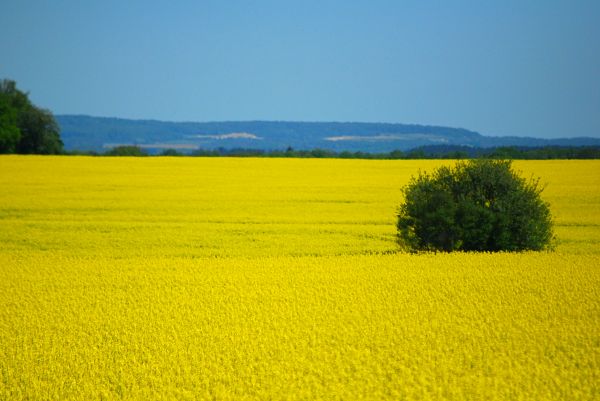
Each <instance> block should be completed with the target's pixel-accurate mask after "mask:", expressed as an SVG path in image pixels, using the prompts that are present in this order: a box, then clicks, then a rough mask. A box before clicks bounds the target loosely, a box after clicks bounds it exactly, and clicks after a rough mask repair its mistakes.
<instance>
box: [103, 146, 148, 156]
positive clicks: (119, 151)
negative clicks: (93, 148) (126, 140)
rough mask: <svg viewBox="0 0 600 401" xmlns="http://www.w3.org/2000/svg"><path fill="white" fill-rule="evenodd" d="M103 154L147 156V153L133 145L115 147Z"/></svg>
mask: <svg viewBox="0 0 600 401" xmlns="http://www.w3.org/2000/svg"><path fill="white" fill-rule="evenodd" d="M104 154H105V155H106V156H148V152H146V151H145V150H144V149H142V148H140V147H139V146H134V145H123V146H115V147H114V148H112V149H110V150H108V151H107V152H105V153H104Z"/></svg>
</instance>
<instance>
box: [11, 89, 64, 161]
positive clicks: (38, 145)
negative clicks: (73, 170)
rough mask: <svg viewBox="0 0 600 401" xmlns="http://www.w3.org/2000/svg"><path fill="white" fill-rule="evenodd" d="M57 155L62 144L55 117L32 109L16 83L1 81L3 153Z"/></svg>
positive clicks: (61, 150)
mask: <svg viewBox="0 0 600 401" xmlns="http://www.w3.org/2000/svg"><path fill="white" fill-rule="evenodd" d="M15 152H16V153H25V154H27V153H35V154H55V153H62V152H63V142H62V141H61V139H60V131H59V128H58V124H57V123H56V120H54V116H52V113H50V111H48V110H44V109H40V108H38V107H36V106H35V105H33V104H32V103H31V101H30V100H29V97H28V95H27V94H26V93H24V92H21V91H20V90H18V89H17V86H16V83H15V81H11V80H8V79H3V80H2V81H0V153H15Z"/></svg>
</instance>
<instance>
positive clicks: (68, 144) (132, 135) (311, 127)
mask: <svg viewBox="0 0 600 401" xmlns="http://www.w3.org/2000/svg"><path fill="white" fill-rule="evenodd" d="M56 120H57V122H58V124H59V126H60V128H61V137H62V140H63V142H64V144H65V149H66V150H68V151H73V150H80V151H97V152H102V151H106V150H107V149H109V148H113V147H116V146H122V145H136V146H139V147H141V148H144V149H147V150H148V151H150V152H152V151H155V152H159V151H161V150H164V149H168V148H170V149H178V150H180V151H182V152H186V151H192V150H194V149H217V148H226V149H233V148H244V149H260V150H265V151H269V150H282V149H286V148H288V147H292V148H294V149H316V148H319V149H329V150H334V151H352V152H356V151H361V152H391V151H393V150H397V149H398V150H409V149H414V148H417V147H422V146H435V145H448V146H450V145H453V146H469V147H479V148H490V147H498V146H528V147H540V146H597V145H600V138H590V137H571V138H561V139H542V138H533V137H516V136H512V137H504V136H503V137H500V136H496V137H494V136H485V135H482V134H480V133H478V132H475V131H471V130H468V129H464V128H453V127H442V126H431V125H416V124H389V123H364V122H294V121H220V122H166V121H157V120H131V119H121V118H106V117H91V116H80V115H57V116H56Z"/></svg>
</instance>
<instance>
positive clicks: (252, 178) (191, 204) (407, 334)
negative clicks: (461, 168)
mask: <svg viewBox="0 0 600 401" xmlns="http://www.w3.org/2000/svg"><path fill="white" fill-rule="evenodd" d="M441 163H449V162H448V161H446V162H441V161H361V160H317V159H310V160H299V159H291V160H288V159H235V158H217V159H211V158H206V159H205V158H88V157H35V156H27V157H24V156H21V157H19V156H2V157H0V400H26V399H31V400H95V399H126V400H129V399H132V400H133V399H138V400H150V399H165V400H171V399H190V400H193V399H199V400H204V399H206V400H210V399H218V400H244V399H247V400H263V399H273V400H279V399H289V400H294V399H302V400H307V399H311V400H312V399H324V400H325V399H326V400H329V399H332V400H336V399H339V400H353V399H364V400H370V399H372V400H381V399H390V400H402V399H406V400H418V399H425V400H427V399H433V400H446V399H448V400H466V399H486V400H515V399H517V400H518V399H522V400H534V399H535V400H542V399H549V400H566V399H568V400H593V399H599V398H600V384H599V383H600V366H599V365H600V272H599V269H600V268H599V266H600V248H599V245H600V162H598V161H545V162H542V161H535V162H534V161H532V162H516V163H515V167H516V168H517V169H518V170H522V171H523V174H524V175H525V176H529V175H531V174H534V175H536V176H541V178H542V181H543V182H545V183H547V188H546V190H545V191H544V193H543V195H544V198H545V199H547V200H548V201H549V202H550V203H551V209H552V211H553V213H554V216H555V220H556V235H557V240H556V250H555V251H554V252H549V253H521V254H519V253H514V254H510V253H505V254H474V253H473V254H460V253H458V254H424V255H411V254H405V253H401V252H398V246H397V244H396V243H395V227H394V224H395V211H396V208H397V207H398V204H399V203H400V201H401V199H402V195H401V192H400V188H401V187H402V186H403V185H404V184H406V182H407V181H408V179H409V177H410V176H411V175H413V174H416V173H417V171H418V170H419V169H421V170H429V171H431V170H432V169H433V168H434V167H436V166H438V165H440V164H441Z"/></svg>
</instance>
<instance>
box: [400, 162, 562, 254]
mask: <svg viewBox="0 0 600 401" xmlns="http://www.w3.org/2000/svg"><path fill="white" fill-rule="evenodd" d="M542 190H543V188H542V187H541V186H540V185H539V179H537V180H536V179H530V180H529V181H528V180H525V179H524V178H522V177H520V176H519V175H518V174H517V173H516V172H515V171H513V170H512V167H511V162H510V161H507V160H484V159H481V160H471V161H467V162H458V163H457V164H456V165H455V166H454V167H447V166H443V167H440V168H438V169H437V170H435V171H434V172H433V174H431V175H429V174H427V173H419V175H418V176H417V177H416V178H415V177H413V178H411V181H410V182H409V184H408V185H407V186H406V187H405V188H404V189H403V193H404V196H405V200H404V203H403V204H402V205H401V206H400V209H399V213H398V222H397V228H398V236H399V240H400V241H401V243H403V244H404V245H406V246H408V248H410V249H412V250H430V251H447V252H449V251H455V250H462V251H523V250H542V249H545V248H548V247H549V246H550V244H551V240H552V238H553V233H552V217H551V213H550V209H549V206H548V204H547V203H546V202H544V201H543V200H542V199H541V197H540V194H541V192H542Z"/></svg>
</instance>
